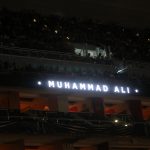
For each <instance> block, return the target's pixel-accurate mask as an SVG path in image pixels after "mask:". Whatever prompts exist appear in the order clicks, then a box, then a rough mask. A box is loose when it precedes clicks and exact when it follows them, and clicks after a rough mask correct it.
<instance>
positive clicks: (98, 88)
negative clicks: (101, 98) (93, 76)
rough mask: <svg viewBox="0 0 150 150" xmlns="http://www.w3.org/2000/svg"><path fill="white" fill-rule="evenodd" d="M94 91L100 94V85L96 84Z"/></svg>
mask: <svg viewBox="0 0 150 150" xmlns="http://www.w3.org/2000/svg"><path fill="white" fill-rule="evenodd" d="M96 91H100V92H101V91H102V90H101V87H100V85H98V84H97V85H96Z"/></svg>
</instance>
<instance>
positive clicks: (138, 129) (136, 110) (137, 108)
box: [127, 100, 146, 136]
mask: <svg viewBox="0 0 150 150" xmlns="http://www.w3.org/2000/svg"><path fill="white" fill-rule="evenodd" d="M127 106H128V112H129V114H130V115H131V116H132V118H133V120H134V124H133V125H134V127H133V133H134V134H135V135H136V136H144V135H145V134H146V132H145V125H144V123H141V122H142V121H143V113H142V105H141V101H140V100H128V101H127Z"/></svg>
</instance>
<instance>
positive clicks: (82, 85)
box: [37, 80, 139, 94]
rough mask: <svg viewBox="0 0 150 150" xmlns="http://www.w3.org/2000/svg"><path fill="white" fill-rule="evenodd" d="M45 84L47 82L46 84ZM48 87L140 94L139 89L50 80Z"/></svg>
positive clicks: (40, 82) (40, 83)
mask: <svg viewBox="0 0 150 150" xmlns="http://www.w3.org/2000/svg"><path fill="white" fill-rule="evenodd" d="M44 83H45V82H44ZM37 84H38V85H39V86H42V81H38V82H37ZM46 86H47V87H48V88H51V89H66V90H74V91H93V92H101V93H118V94H130V93H139V90H138V89H132V88H130V87H129V86H118V85H115V86H110V85H108V84H99V83H97V84H96V83H85V82H71V81H61V80H59V81H58V80H48V81H47V82H46Z"/></svg>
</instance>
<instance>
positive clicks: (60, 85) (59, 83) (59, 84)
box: [57, 81, 62, 89]
mask: <svg viewBox="0 0 150 150" xmlns="http://www.w3.org/2000/svg"><path fill="white" fill-rule="evenodd" d="M57 87H58V88H59V89H61V88H62V82H58V81H57Z"/></svg>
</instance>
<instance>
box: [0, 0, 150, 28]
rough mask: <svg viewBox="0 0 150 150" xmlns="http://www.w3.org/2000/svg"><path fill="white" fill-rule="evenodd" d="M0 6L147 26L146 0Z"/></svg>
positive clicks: (7, 0) (19, 0)
mask: <svg viewBox="0 0 150 150" xmlns="http://www.w3.org/2000/svg"><path fill="white" fill-rule="evenodd" d="M0 7H7V8H11V9H15V10H20V9H34V10H36V11H38V12H40V13H44V14H50V13H57V14H59V15H65V16H78V17H81V18H82V17H84V18H85V17H87V18H98V19H100V20H101V21H104V22H108V21H109V22H112V21H113V22H116V23H122V24H126V25H131V26H137V27H149V26H150V9H149V8H150V1H149V0H43V1H40V0H1V1H0Z"/></svg>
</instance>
